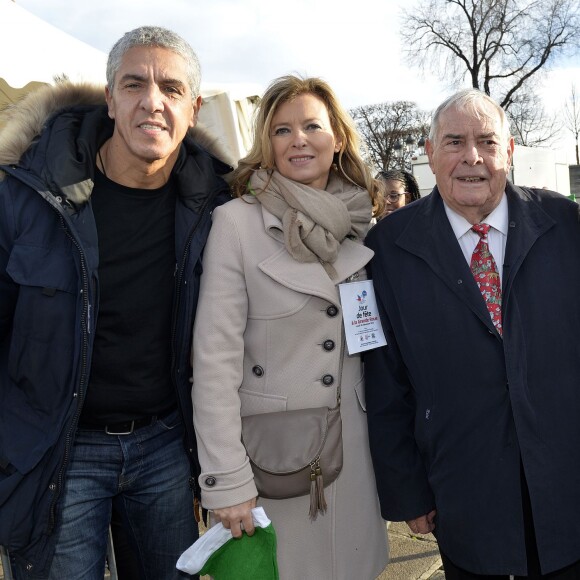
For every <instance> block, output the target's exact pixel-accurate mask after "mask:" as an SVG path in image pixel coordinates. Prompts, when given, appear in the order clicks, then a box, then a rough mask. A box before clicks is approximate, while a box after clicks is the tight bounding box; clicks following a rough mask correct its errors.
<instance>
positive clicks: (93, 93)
mask: <svg viewBox="0 0 580 580" xmlns="http://www.w3.org/2000/svg"><path fill="white" fill-rule="evenodd" d="M103 105H106V101H105V89H104V86H97V85H92V84H87V83H79V84H75V83H70V82H64V83H59V84H57V85H54V86H53V85H47V86H46V87H42V88H40V89H39V90H37V91H33V92H31V93H29V94H28V95H26V96H25V97H24V98H23V99H22V100H21V101H19V102H18V103H16V104H14V105H10V106H9V107H7V108H6V109H4V110H3V111H2V113H0V126H2V129H1V130H0V165H18V164H19V163H21V161H22V159H23V157H24V154H25V153H26V152H27V151H28V149H29V148H30V146H31V145H32V144H33V143H34V141H35V140H37V139H38V138H39V136H40V135H41V134H42V132H43V131H44V130H45V128H46V125H47V122H48V121H49V120H50V119H51V118H52V117H53V116H55V115H56V114H57V113H59V112H61V111H64V110H66V109H69V108H72V107H95V106H103ZM188 134H189V136H190V137H191V138H192V139H193V140H194V141H195V143H197V144H198V145H200V146H201V147H202V148H204V149H205V150H207V151H208V152H209V153H210V154H211V155H213V156H214V157H216V158H217V159H219V160H220V161H223V162H224V163H226V164H228V165H230V166H235V165H236V164H237V159H234V158H233V156H232V154H231V153H230V152H229V151H227V150H226V148H225V147H224V145H223V144H222V143H221V142H220V141H219V137H217V136H216V135H212V134H211V133H210V131H209V130H208V129H207V128H206V127H204V126H203V125H202V124H201V123H198V124H197V126H196V127H194V128H193V129H190V130H189V132H188ZM3 177H4V173H3V172H2V171H0V180H2V179H3Z"/></svg>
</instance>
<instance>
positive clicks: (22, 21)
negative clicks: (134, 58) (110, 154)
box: [0, 0, 260, 162]
mask: <svg viewBox="0 0 580 580" xmlns="http://www.w3.org/2000/svg"><path fill="white" fill-rule="evenodd" d="M0 22H2V34H0V109H2V108H3V107H4V106H6V105H7V104H9V103H11V102H15V101H16V100H18V99H19V98H20V97H22V96H23V95H24V94H25V93H26V92H28V91H30V90H34V89H35V88H37V87H38V86H40V85H39V84H38V83H52V82H54V81H55V77H63V76H66V77H67V78H68V79H70V80H71V81H73V82H93V83H98V84H103V85H104V84H105V69H106V66H107V55H106V54H105V53H104V52H101V51H100V50H97V49H96V48H93V47H92V46H90V45H88V44H86V43H84V42H82V41H80V40H78V39H76V38H74V37H73V36H71V35H69V34H66V33H65V32H63V31H62V30H59V29H58V28H56V27H54V26H52V25H51V24H49V23H48V22H45V21H44V20H42V19H40V18H38V17H37V16H34V14H32V13H30V12H28V11H27V10H25V9H24V8H22V7H20V6H18V5H17V4H16V3H15V2H13V1H12V0H0ZM2 81H4V82H2ZM21 87H22V88H21ZM259 92H260V91H259V90H257V89H256V87H255V86H254V87H252V86H250V85H238V84H229V85H228V84H225V85H223V84H217V85H216V84H205V83H202V86H201V94H202V96H203V99H204V106H203V107H202V108H201V112H200V117H199V119H200V123H203V124H204V125H205V126H206V127H208V128H209V129H210V130H211V131H212V132H213V133H214V134H216V135H219V136H220V137H219V141H220V142H221V144H222V145H223V146H224V147H225V148H226V150H227V151H228V152H229V155H230V158H229V159H228V161H229V162H232V161H237V160H238V159H239V158H240V157H243V156H244V155H245V154H246V152H247V150H248V149H249V147H250V144H251V117H252V114H253V111H254V109H255V105H256V103H257V101H258V98H257V95H258V94H259Z"/></svg>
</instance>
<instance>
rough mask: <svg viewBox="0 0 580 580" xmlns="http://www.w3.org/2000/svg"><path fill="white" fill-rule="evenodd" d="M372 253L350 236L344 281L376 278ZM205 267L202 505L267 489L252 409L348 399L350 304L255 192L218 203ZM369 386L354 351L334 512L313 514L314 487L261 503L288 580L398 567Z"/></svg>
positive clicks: (331, 504)
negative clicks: (249, 424) (381, 494)
mask: <svg viewBox="0 0 580 580" xmlns="http://www.w3.org/2000/svg"><path fill="white" fill-rule="evenodd" d="M372 255H373V252H372V251H371V250H369V249H368V248H365V247H364V246H363V245H362V244H360V243H355V242H353V241H351V240H348V239H347V240H345V241H344V242H343V243H342V244H341V247H340V251H339V255H338V259H337V261H336V262H335V263H334V268H335V269H336V271H337V273H338V279H339V280H340V281H344V280H346V279H347V278H349V277H350V276H353V275H354V277H355V278H356V277H357V276H360V277H362V276H364V266H365V264H366V263H367V262H368V261H369V260H370V258H371V257H372ZM203 268H204V272H203V276H202V279H201V280H202V281H201V292H200V298H199V304H198V310H197V316H196V323H195V330H194V345H193V369H194V373H193V390H192V393H193V395H192V396H193V407H194V425H195V429H196V433H197V438H198V449H199V459H200V462H201V468H202V474H201V476H200V478H199V482H200V485H201V490H202V503H203V505H204V507H206V508H209V509H215V508H222V507H227V506H232V505H235V504H238V503H241V502H244V501H246V500H249V499H251V498H253V497H255V496H256V495H257V491H256V486H255V484H254V480H253V474H252V469H251V466H250V464H249V461H248V458H247V455H246V452H245V449H244V447H243V445H242V443H241V440H240V437H241V419H240V417H241V416H246V415H252V414H256V413H267V412H272V411H283V410H292V409H300V408H309V407H320V406H330V407H332V406H334V405H335V404H336V395H337V385H338V382H339V377H338V376H337V373H338V372H339V369H340V360H339V359H340V353H341V348H340V344H341V337H342V310H341V307H340V300H339V292H338V287H337V286H336V285H335V284H334V283H333V282H332V281H331V279H330V278H329V276H328V274H327V273H326V272H325V270H324V268H323V267H322V266H321V265H320V264H319V263H300V262H297V261H295V260H294V259H293V258H292V257H291V256H290V254H289V253H288V252H287V251H286V248H285V246H284V243H283V241H282V233H281V223H280V220H279V219H278V218H276V217H275V216H273V215H272V214H271V213H269V212H268V211H267V210H266V209H264V208H263V207H262V205H261V204H260V203H258V202H257V201H256V200H255V199H253V198H251V197H249V196H245V197H244V198H242V199H235V200H232V201H230V202H228V203H226V204H225V205H223V206H221V207H219V208H216V210H215V212H214V216H213V226H212V229H211V232H210V236H209V240H208V243H207V246H206V249H205V253H204V259H203ZM359 279H360V278H359ZM329 376H330V377H332V384H330V385H328V386H327V385H326V384H325V383H328V382H329V381H330V379H329V378H328V377H329ZM323 377H326V379H325V381H323ZM363 387H364V385H363V372H362V364H361V360H360V356H358V355H355V356H348V355H347V354H346V355H345V356H344V363H343V370H342V387H341V389H342V393H341V395H342V404H341V415H342V425H343V451H344V464H343V469H342V471H341V473H340V475H339V476H338V478H337V480H336V481H335V482H334V483H333V484H331V485H330V486H328V487H327V488H326V489H325V495H326V501H327V503H328V510H327V512H326V514H324V515H319V516H318V518H317V519H316V520H315V521H314V522H311V521H310V519H309V517H308V511H309V505H310V498H309V497H307V496H305V497H299V498H292V499H286V500H266V499H262V498H260V499H259V500H258V504H259V505H262V506H263V507H264V509H265V511H266V514H267V515H268V516H269V517H270V518H271V520H272V522H273V524H274V528H275V530H276V533H277V537H278V553H277V557H278V565H279V569H280V578H281V580H296V579H298V578H300V579H303V580H339V579H340V580H352V579H354V578H356V579H357V580H372V579H374V578H376V576H378V575H379V574H380V572H381V571H382V570H383V569H384V567H385V566H386V563H387V559H388V546H387V538H386V527H385V522H384V521H383V520H382V518H381V516H380V511H379V504H378V499H377V492H376V487H375V480H374V476H373V472H372V467H371V459H370V454H369V450H368V439H367V427H366V418H365V413H364V408H365V405H364V391H363Z"/></svg>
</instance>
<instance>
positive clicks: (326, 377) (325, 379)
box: [322, 375, 334, 387]
mask: <svg viewBox="0 0 580 580" xmlns="http://www.w3.org/2000/svg"><path fill="white" fill-rule="evenodd" d="M332 383H334V377H333V376H332V375H324V376H323V377H322V384H323V385H324V386H325V387H330V385H332Z"/></svg>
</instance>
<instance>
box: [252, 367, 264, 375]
mask: <svg viewBox="0 0 580 580" xmlns="http://www.w3.org/2000/svg"><path fill="white" fill-rule="evenodd" d="M252 372H253V373H254V374H255V375H256V376H257V377H262V376H264V369H263V368H262V367H261V366H260V365H256V366H253V367H252Z"/></svg>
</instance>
